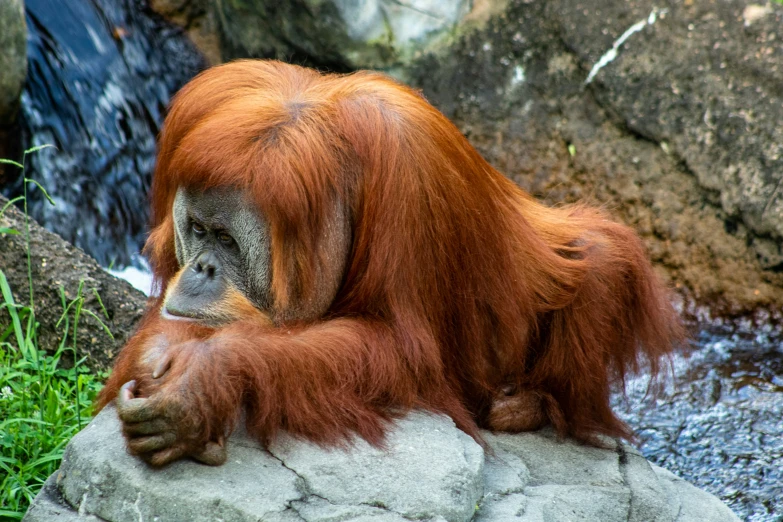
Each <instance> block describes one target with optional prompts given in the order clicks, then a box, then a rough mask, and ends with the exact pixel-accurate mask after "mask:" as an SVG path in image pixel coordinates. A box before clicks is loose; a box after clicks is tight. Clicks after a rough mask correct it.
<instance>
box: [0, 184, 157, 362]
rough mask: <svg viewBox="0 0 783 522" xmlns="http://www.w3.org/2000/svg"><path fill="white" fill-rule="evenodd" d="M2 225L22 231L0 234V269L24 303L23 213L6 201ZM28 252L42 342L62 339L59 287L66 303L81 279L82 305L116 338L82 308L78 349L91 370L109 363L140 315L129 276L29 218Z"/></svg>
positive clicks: (141, 301)
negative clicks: (120, 276) (108, 270)
mask: <svg viewBox="0 0 783 522" xmlns="http://www.w3.org/2000/svg"><path fill="white" fill-rule="evenodd" d="M7 201H8V200H6V199H5V198H4V197H2V196H0V208H2V207H3V206H5V204H6V203H7ZM0 228H11V229H14V230H17V231H19V232H20V234H19V235H11V234H0V270H2V271H3V273H4V274H5V276H6V278H7V279H8V283H9V285H10V287H11V290H12V291H13V293H14V299H15V300H16V302H17V303H28V302H29V300H30V296H29V293H28V292H29V290H28V288H29V287H28V279H27V253H26V252H27V250H26V245H25V237H24V230H25V225H24V214H22V213H21V212H19V211H18V210H17V209H16V207H14V206H10V207H8V208H7V209H6V211H5V212H4V213H3V214H2V215H0ZM30 257H31V265H32V279H33V293H34V295H35V306H36V309H35V316H36V319H37V320H38V321H39V322H40V323H41V329H40V331H39V340H40V341H41V346H42V347H43V348H45V349H47V350H49V351H55V350H56V349H57V347H58V346H59V344H60V341H61V339H62V335H63V329H62V327H57V326H56V325H57V322H58V321H59V320H60V317H61V316H62V313H63V310H64V307H63V304H62V297H61V293H60V292H61V290H60V289H61V288H62V291H63V292H64V296H65V300H66V303H67V302H69V301H71V300H73V299H75V298H76V297H77V294H78V290H79V285H80V283H81V282H83V283H84V284H83V287H82V296H83V297H84V309H86V310H89V311H90V312H92V313H93V314H95V315H96V316H97V317H100V318H101V320H102V321H103V322H104V324H106V326H107V327H108V328H109V330H110V331H111V332H112V334H113V336H114V339H112V338H111V337H109V336H108V335H107V334H106V332H105V331H104V330H103V327H102V326H101V325H100V324H99V323H98V322H97V321H95V319H93V318H92V317H90V316H89V315H87V314H82V315H81V317H80V319H79V330H78V331H79V339H78V341H79V350H81V353H80V354H79V356H80V357H81V356H87V357H88V362H87V365H88V366H89V367H90V368H92V369H93V370H98V369H108V367H109V366H110V364H111V361H112V359H113V358H114V356H115V355H116V354H117V353H118V352H119V350H120V348H121V347H122V345H124V344H125V341H126V340H127V339H128V336H130V334H132V333H133V331H134V330H135V329H136V325H137V324H138V322H139V321H140V320H141V316H142V313H143V311H144V306H145V303H146V297H144V295H143V294H142V293H141V292H139V291H138V290H135V289H134V288H133V287H132V286H131V285H129V284H128V283H127V282H125V281H122V280H120V279H117V278H116V277H114V276H112V275H110V274H108V273H106V271H104V270H103V269H102V268H101V267H100V266H98V263H96V262H95V260H94V259H93V258H91V257H90V256H88V255H87V254H85V253H84V252H82V250H81V249H79V248H77V247H75V246H73V245H71V244H70V243H68V242H67V241H65V240H64V239H62V238H61V237H60V236H58V235H57V234H53V233H52V232H49V231H48V230H45V229H44V228H43V227H41V226H39V225H38V224H37V223H36V222H35V221H33V220H32V219H31V220H30ZM98 296H100V301H99V299H98ZM104 309H105V311H106V314H104ZM7 314H8V312H7V311H5V310H2V311H0V324H9V320H8V317H7ZM72 318H73V314H72V313H71V319H72ZM71 324H72V323H71ZM66 356H67V355H66Z"/></svg>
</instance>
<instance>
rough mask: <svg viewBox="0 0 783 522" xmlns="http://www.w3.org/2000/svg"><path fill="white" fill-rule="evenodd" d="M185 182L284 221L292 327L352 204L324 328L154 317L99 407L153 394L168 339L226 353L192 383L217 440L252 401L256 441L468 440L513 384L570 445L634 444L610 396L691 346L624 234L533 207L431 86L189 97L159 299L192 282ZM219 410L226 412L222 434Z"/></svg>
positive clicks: (175, 120)
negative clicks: (144, 388) (160, 341)
mask: <svg viewBox="0 0 783 522" xmlns="http://www.w3.org/2000/svg"><path fill="white" fill-rule="evenodd" d="M183 186H185V187H200V188H201V189H203V190H209V189H210V188H213V187H224V186H233V187H240V188H242V189H243V190H245V191H246V192H247V193H248V194H249V195H250V197H251V198H252V199H253V200H254V201H255V203H256V204H257V206H258V209H259V211H260V212H261V213H262V214H263V215H264V216H265V217H266V219H267V220H268V221H269V222H270V225H271V256H272V295H273V297H274V307H275V309H276V310H278V311H282V310H285V309H286V307H288V306H291V303H292V302H293V301H294V300H297V299H303V298H306V297H307V296H308V295H310V293H312V292H317V291H318V288H316V287H315V286H314V284H313V282H314V281H315V276H314V274H315V271H316V270H317V268H318V266H319V263H323V262H324V257H325V252H326V251H328V249H329V245H324V244H322V243H323V242H322V241H321V240H320V238H322V237H323V236H324V234H323V227H324V226H326V224H327V223H328V222H329V219H330V212H333V209H334V208H335V205H344V206H346V207H347V209H348V212H349V215H350V220H351V230H352V246H351V249H350V251H349V252H347V253H344V255H345V256H346V257H347V264H346V272H345V274H344V278H343V281H342V283H341V285H340V290H339V292H338V295H337V297H336V299H335V300H334V302H333V303H332V305H331V307H330V309H329V311H328V312H327V314H326V315H325V316H324V317H323V318H321V319H320V320H318V321H315V322H314V323H311V324H290V325H279V326H278V327H276V328H272V327H269V326H266V325H263V326H262V325H254V324H252V323H250V322H247V321H245V322H243V321H239V322H237V323H234V324H231V325H229V326H226V327H225V328H223V329H222V330H220V331H217V332H208V333H204V332H201V333H198V334H196V333H194V331H191V330H192V329H191V330H187V328H188V327H184V326H181V325H179V324H168V323H170V322H167V321H163V320H161V319H159V318H158V317H157V314H158V309H157V307H153V309H151V310H150V311H149V314H150V315H151V316H154V317H151V318H150V319H149V320H148V322H147V326H145V327H142V330H141V331H140V333H139V334H137V338H136V339H135V340H133V341H131V345H129V348H128V349H126V351H125V352H124V353H123V355H122V356H121V358H120V360H119V362H118V365H117V367H116V368H115V371H114V374H113V375H112V378H111V379H110V382H109V384H108V385H107V388H106V391H105V392H104V393H103V395H102V399H101V402H102V404H105V403H106V402H108V401H109V400H111V399H112V398H113V397H114V396H115V395H116V390H117V388H118V387H119V386H120V385H121V384H122V383H123V382H125V381H126V380H129V379H131V378H135V379H142V380H143V379H144V372H145V371H148V370H145V369H144V368H145V367H144V365H143V364H142V363H141V362H139V361H140V360H141V359H143V356H142V355H141V352H143V349H144V348H143V347H144V346H146V345H147V344H149V341H148V340H149V339H150V338H151V337H152V336H151V332H152V331H153V330H154V333H160V332H162V333H163V334H165V335H169V336H170V337H171V338H172V339H175V342H174V343H175V344H176V342H181V341H183V339H192V338H197V339H202V340H205V341H204V342H205V343H207V344H209V343H211V342H212V343H214V345H215V346H217V345H218V344H219V345H220V348H219V349H217V348H216V351H220V352H221V353H220V354H219V355H209V356H207V355H203V354H204V350H202V351H200V352H198V353H199V354H200V355H199V356H198V357H196V356H192V357H190V359H189V361H190V362H189V364H190V369H189V370H187V371H189V372H190V376H191V380H190V381H189V382H191V383H196V384H197V385H199V386H201V389H199V390H198V391H199V393H201V394H203V395H204V396H205V397H204V399H203V400H204V401H205V406H204V411H201V412H197V413H194V415H197V414H198V415H200V416H201V417H203V418H202V419H201V421H202V422H206V423H207V424H210V423H211V424H214V425H215V426H214V427H213V428H211V429H212V432H213V433H216V432H220V431H221V430H224V431H225V430H226V429H227V425H228V429H230V425H232V422H235V419H236V413H235V412H236V411H237V410H238V408H240V407H241V406H244V407H245V409H246V410H247V411H248V417H247V419H248V426H249V428H250V429H251V432H253V433H255V434H256V435H258V436H259V437H261V438H262V439H266V438H268V437H270V436H272V435H274V433H275V432H276V430H277V429H279V428H285V429H288V430H290V431H293V432H294V433H295V434H299V435H303V436H306V437H309V438H311V439H313V440H316V441H320V442H327V443H333V442H337V441H338V440H340V439H341V438H342V437H345V436H347V435H350V433H351V432H358V433H359V434H360V435H362V436H364V437H366V438H368V439H369V440H371V441H374V442H377V441H379V440H380V438H381V437H382V433H383V427H382V426H383V420H384V419H387V418H389V416H390V415H394V414H397V413H400V412H404V411H405V410H407V409H409V408H414V407H423V408H427V409H431V410H435V411H441V412H445V413H447V414H448V415H450V416H451V417H452V418H453V419H454V420H455V421H456V422H457V424H458V425H459V427H460V428H462V429H463V430H465V431H467V432H468V433H470V434H472V435H474V436H475V435H477V433H478V432H477V426H483V427H487V426H488V422H487V419H488V414H489V411H490V409H491V407H492V401H493V398H494V397H495V396H496V395H497V394H498V392H499V390H501V389H503V388H504V387H508V386H511V387H513V388H514V389H516V390H530V391H534V392H536V393H540V394H542V396H545V397H547V400H546V401H545V402H546V404H547V405H548V406H547V408H548V410H549V411H548V415H549V417H550V418H551V420H552V421H553V423H554V424H555V425H556V427H557V428H558V429H559V431H560V432H561V434H568V435H571V436H574V437H576V438H578V439H581V440H589V441H590V440H594V439H593V436H594V435H595V434H606V435H611V436H623V437H629V436H630V435H631V432H630V431H629V429H628V428H627V426H626V425H625V424H623V423H622V422H621V421H620V420H619V419H618V418H617V417H616V416H615V414H614V413H613V412H612V411H611V409H610V407H609V394H610V385H611V383H612V382H616V381H619V382H623V380H624V378H625V376H626V374H627V373H628V372H636V371H638V370H639V369H640V368H642V366H643V365H645V364H646V365H647V366H649V368H650V369H651V370H652V372H653V374H655V373H656V372H657V371H658V367H659V360H660V358H661V356H663V355H665V354H667V353H669V352H670V351H671V349H672V343H673V341H676V340H677V339H679V338H680V336H681V330H680V326H679V323H678V320H677V317H676V314H675V312H674V311H673V309H672V306H671V305H670V303H669V301H668V299H667V293H666V292H665V290H664V289H663V287H662V286H661V284H660V283H659V281H658V279H657V277H656V276H655V275H654V273H653V270H652V268H651V266H650V263H649V262H648V260H647V258H646V254H645V252H644V249H643V247H642V244H641V242H640V241H639V239H638V238H637V237H636V236H635V234H634V233H633V232H632V231H631V230H630V229H628V228H627V227H625V226H623V225H619V224H617V223H614V222H612V221H610V220H609V219H608V218H607V216H606V215H604V214H603V213H602V212H600V211H598V210H595V209H590V208H586V207H583V206H572V207H565V208H557V209H554V208H547V207H545V206H543V205H541V204H539V203H538V202H536V201H535V200H534V199H532V198H531V197H530V196H529V195H527V194H526V193H525V192H523V191H522V190H520V189H519V188H518V187H517V186H516V185H514V184H513V183H512V182H510V181H509V180H508V179H507V178H505V177H504V176H503V175H502V174H500V173H499V172H497V171H496V170H495V169H494V168H492V166H490V165H489V163H487V162H486V161H485V160H484V159H483V158H482V157H481V156H480V155H479V154H478V153H477V152H476V150H475V149H474V148H473V147H472V146H471V145H470V144H469V143H468V141H467V140H466V139H465V138H464V137H463V136H462V134H461V133H460V132H459V130H458V129H457V128H456V127H455V126H454V125H453V124H452V123H451V122H450V121H449V120H448V119H446V118H445V117H444V116H443V115H442V114H441V113H440V112H438V111H437V110H436V109H435V108H433V107H432V106H431V105H429V104H428V103H427V102H426V101H425V100H424V98H423V97H422V96H421V95H420V94H419V93H418V92H416V91H414V90H412V89H410V88H408V87H405V86H403V85H400V84H399V83H397V82H395V81H393V80H391V79H389V78H387V77H385V76H383V75H380V74H376V73H371V72H359V73H354V74H349V75H324V74H319V73H318V72H316V71H313V70H310V69H305V68H302V67H297V66H294V65H288V64H284V63H280V62H274V61H239V62H234V63H230V64H226V65H222V66H219V67H215V68H212V69H210V70H208V71H206V72H204V73H202V74H200V75H199V76H198V77H197V78H195V79H194V80H193V81H192V82H190V83H189V84H188V85H187V86H186V87H185V88H183V89H182V91H180V93H179V94H177V96H176V97H175V99H174V101H173V104H172V107H171V111H170V113H169V115H168V117H167V119H166V122H165V125H164V131H163V133H162V136H161V138H160V153H159V157H158V165H157V169H156V172H155V178H154V180H153V188H152V225H153V230H152V234H151V235H150V238H149V241H148V243H147V247H146V248H147V252H148V254H149V256H150V262H151V265H152V267H153V270H154V273H155V278H156V281H157V282H158V283H159V285H160V286H161V287H162V289H165V287H166V285H167V283H168V282H169V280H170V279H171V278H172V277H173V276H174V274H175V273H176V271H177V270H178V269H179V267H178V265H177V260H176V257H175V253H174V227H173V221H172V215H171V214H172V204H173V200H174V196H175V193H176V190H177V189H178V187H183ZM341 254H342V253H341ZM218 341H219V342H218ZM170 344H171V341H170ZM186 344H187V343H186ZM208 357H211V359H209V365H207V364H206V362H204V363H203V364H202V363H200V362H199V361H200V360H201V359H200V358H208ZM216 358H219V359H216ZM199 364H202V365H203V366H204V368H199V367H198V365H199ZM207 366H209V368H207ZM182 371H186V370H184V369H183V370H182ZM221 371H224V372H227V373H226V374H225V375H219V374H218V375H215V373H216V372H221ZM227 375H230V376H231V378H230V379H228V378H225V377H226V376H227ZM194 376H201V377H194ZM175 377H176V374H175V375H174V377H172V378H175ZM199 378H200V379H204V380H203V381H199V380H198V379H199ZM215 382H217V383H219V384H217V385H215V384H213V383H215ZM216 387H217V388H220V389H215V388H216ZM233 388H236V390H234V389H233ZM214 409H220V410H221V411H230V412H231V413H230V414H229V417H226V418H223V417H221V418H220V419H217V420H213V419H212V417H215V415H216V414H215V413H214V411H213V410H214ZM221 423H223V424H221ZM490 427H491V426H490Z"/></svg>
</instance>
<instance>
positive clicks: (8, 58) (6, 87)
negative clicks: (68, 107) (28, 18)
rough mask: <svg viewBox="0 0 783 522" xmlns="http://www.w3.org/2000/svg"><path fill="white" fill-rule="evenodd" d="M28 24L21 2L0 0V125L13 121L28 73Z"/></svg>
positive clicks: (17, 0)
mask: <svg viewBox="0 0 783 522" xmlns="http://www.w3.org/2000/svg"><path fill="white" fill-rule="evenodd" d="M26 36H27V28H26V25H25V22H24V2H22V0H4V1H3V2H0V49H2V50H3V52H1V53H0V71H2V74H0V126H2V125H6V124H8V123H12V122H13V120H14V118H15V116H16V111H17V109H18V108H19V94H21V92H22V85H24V79H25V76H26V75H27V41H26Z"/></svg>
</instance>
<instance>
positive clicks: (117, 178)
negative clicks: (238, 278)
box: [4, 0, 783, 522]
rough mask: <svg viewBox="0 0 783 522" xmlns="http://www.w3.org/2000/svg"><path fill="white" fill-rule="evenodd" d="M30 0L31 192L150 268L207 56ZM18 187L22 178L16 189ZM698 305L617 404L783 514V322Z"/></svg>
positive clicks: (142, 16) (109, 15) (81, 236)
mask: <svg viewBox="0 0 783 522" xmlns="http://www.w3.org/2000/svg"><path fill="white" fill-rule="evenodd" d="M26 9H27V23H28V29H29V36H28V52H29V76H28V82H27V86H26V88H25V91H24V94H23V99H22V127H23V139H24V143H25V145H26V146H28V147H29V146H34V145H40V144H43V143H52V144H54V145H55V146H56V147H57V149H56V150H55V149H46V150H43V151H40V152H39V153H37V154H35V155H33V156H31V157H29V158H28V171H27V175H28V176H30V177H32V178H34V179H36V180H38V181H39V182H40V183H41V184H42V185H43V186H44V187H46V189H47V190H48V192H49V194H51V196H52V198H53V199H54V200H55V202H56V205H55V206H51V205H50V204H48V203H47V202H46V200H45V199H44V198H43V196H42V195H41V194H40V193H39V192H38V191H36V190H33V191H32V192H31V195H30V208H31V213H32V214H33V216H34V217H35V218H36V219H37V220H38V221H39V222H41V223H42V224H44V225H45V226H46V227H47V228H49V229H50V230H54V231H55V232H57V233H59V234H60V235H62V236H63V237H65V238H66V239H68V240H69V241H71V242H72V243H75V244H76V245H78V246H80V247H82V248H83V249H84V250H86V251H87V252H88V253H90V254H91V255H92V256H94V257H95V258H97V259H98V261H99V262H100V263H101V264H103V265H104V266H109V265H115V266H117V267H123V266H128V265H131V266H132V267H133V266H135V267H136V268H141V267H143V262H142V261H140V260H139V259H138V257H137V252H138V250H139V247H140V245H141V244H142V242H143V239H144V237H145V235H146V233H147V230H146V228H145V224H146V222H147V214H146V209H147V204H146V194H147V190H148V188H149V180H150V174H151V172H152V168H153V164H154V154H155V136H156V135H157V133H158V131H159V129H160V125H161V122H162V120H163V116H164V114H165V108H166V105H167V103H168V100H169V98H170V97H171V95H172V93H174V92H175V91H176V90H177V89H178V88H179V87H180V86H181V85H182V84H184V83H185V82H186V81H187V80H188V79H190V78H191V77H192V76H193V75H194V74H195V73H196V72H197V71H199V70H200V69H201V68H203V67H204V63H203V62H202V60H201V59H200V58H199V56H198V54H197V53H196V51H195V50H194V48H193V46H192V44H190V43H189V41H188V40H187V39H186V38H185V36H184V35H183V34H182V33H181V31H179V30H178V29H176V28H173V27H171V26H170V25H168V24H166V23H165V22H164V21H162V20H161V19H159V18H158V17H157V16H155V15H154V13H151V12H149V11H148V9H147V7H146V2H144V1H142V0H67V1H54V0H26ZM20 190H21V184H20V183H19V182H17V183H16V184H15V185H13V186H11V187H6V188H5V189H4V192H5V193H6V194H7V195H11V196H13V195H15V194H18V193H19V192H20ZM75 224H76V226H74V225H75ZM131 271H133V270H131ZM126 274H127V272H126ZM141 274H142V280H143V279H144V274H143V272H142V273H141ZM126 277H127V276H126ZM141 284H142V286H143V285H144V284H146V283H145V282H144V281H142V283H141ZM699 317H700V319H699V320H698V321H697V322H696V323H695V324H696V326H695V327H694V330H693V331H694V333H693V335H692V341H691V347H690V354H689V356H687V357H686V356H682V355H680V356H677V357H676V358H675V360H674V362H673V365H672V366H673V376H672V378H671V380H670V382H669V383H668V384H667V385H666V387H665V389H664V390H662V391H661V392H660V393H659V394H658V395H657V396H655V397H651V396H649V395H648V394H646V379H644V378H643V377H642V378H636V379H633V380H631V381H629V382H628V386H627V389H626V394H625V396H623V394H620V393H618V394H615V395H614V397H613V402H614V406H615V408H616V410H617V411H618V412H620V414H621V416H622V417H623V418H624V419H625V420H626V421H627V422H628V423H629V424H630V425H631V426H633V427H634V429H635V430H636V432H637V433H638V435H639V444H640V448H641V450H642V452H643V453H644V455H645V456H646V457H647V458H648V459H650V460H651V461H652V462H654V463H656V464H658V465H660V466H663V467H665V468H667V469H669V470H671V471H672V472H674V473H676V474H677V475H679V476H681V477H683V478H684V479H686V480H688V481H690V482H692V483H693V484H695V485H697V486H699V487H701V488H703V489H705V490H707V491H709V492H711V493H713V494H715V495H717V496H719V497H720V498H722V499H723V500H724V501H725V502H726V503H728V505H729V506H730V507H731V508H732V509H733V510H734V511H735V512H736V513H737V514H738V515H739V516H740V517H741V518H744V519H746V520H749V521H777V522H781V521H783V338H782V337H781V335H780V333H779V332H780V328H779V327H778V326H773V325H774V324H775V321H772V320H771V319H770V318H761V319H760V320H758V321H755V322H752V321H739V322H735V323H728V322H727V323H724V322H721V321H714V320H708V319H707V317H708V314H706V313H704V311H702V313H700V314H699Z"/></svg>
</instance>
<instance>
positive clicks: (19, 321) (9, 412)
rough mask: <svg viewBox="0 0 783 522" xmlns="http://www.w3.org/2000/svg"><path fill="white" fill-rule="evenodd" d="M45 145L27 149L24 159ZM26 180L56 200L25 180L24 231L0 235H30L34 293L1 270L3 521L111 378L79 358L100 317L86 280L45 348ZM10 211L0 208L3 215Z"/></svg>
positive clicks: (22, 507) (17, 509) (14, 514)
mask: <svg viewBox="0 0 783 522" xmlns="http://www.w3.org/2000/svg"><path fill="white" fill-rule="evenodd" d="M40 148H42V147H35V148H33V149H29V150H27V151H25V158H26V156H27V154H29V153H32V152H35V151H36V150H38V149H40ZM0 162H2V163H6V164H12V165H15V166H17V167H18V168H20V169H22V171H24V159H23V160H22V163H17V162H14V161H10V160H2V159H0ZM28 183H33V184H34V185H36V186H37V187H38V188H39V189H40V190H42V191H43V193H44V195H46V197H47V198H48V199H49V201H51V198H49V195H48V194H46V191H45V190H44V189H43V187H41V186H40V185H39V184H38V183H37V182H36V181H34V180H31V179H29V178H26V177H25V192H24V195H23V196H20V197H19V198H16V199H15V200H14V201H23V202H24V210H25V229H24V231H19V230H13V229H8V228H2V227H0V234H14V235H18V234H24V236H25V244H26V245H27V274H28V288H27V289H26V290H28V292H26V293H27V294H28V295H29V302H27V303H25V304H20V303H17V302H15V300H14V296H13V294H12V293H11V288H10V287H9V285H8V281H7V279H6V276H5V274H4V273H3V271H2V270H0V293H1V294H2V299H0V520H21V518H22V517H23V516H24V514H25V512H26V511H27V508H28V507H29V504H30V502H31V501H32V499H33V498H34V497H35V495H36V494H37V493H38V491H39V490H40V489H41V486H42V485H43V483H44V481H46V479H47V477H49V475H51V474H52V473H54V471H55V470H56V469H57V468H58V467H59V465H60V460H61V459H62V455H63V450H64V449H65V445H66V444H67V443H68V441H69V440H70V439H71V437H73V436H74V435H75V434H76V433H77V432H78V431H79V430H80V429H82V428H83V427H84V426H85V425H86V424H87V423H88V422H89V420H90V413H89V412H90V408H91V405H92V402H93V400H94V399H95V396H96V394H97V393H98V391H100V389H101V387H102V384H101V382H102V381H103V377H105V376H104V375H93V374H91V373H90V371H89V369H88V368H87V367H85V366H84V357H81V358H80V355H79V350H78V346H79V345H78V335H77V334H78V325H79V320H80V318H81V317H82V316H83V315H90V316H92V317H93V318H94V319H97V320H98V321H99V322H100V318H98V317H97V316H96V315H95V314H93V313H92V312H90V311H89V310H86V309H83V304H84V296H83V290H84V288H83V286H84V285H83V283H82V284H80V286H79V289H78V291H77V295H76V298H75V299H73V300H71V301H70V302H68V301H67V300H66V298H65V292H64V291H63V289H62V288H61V289H60V296H61V300H62V306H63V314H62V316H61V318H60V321H59V322H58V325H57V327H58V328H60V329H61V332H62V341H61V342H60V344H59V346H58V348H57V351H56V352H55V353H46V352H45V351H44V350H42V349H41V348H40V347H39V344H38V329H39V324H38V322H37V321H36V320H35V296H34V295H33V284H32V272H31V261H30V251H29V250H30V249H29V245H30V242H29V237H30V230H29V222H28V220H27V185H28ZM5 210H6V208H3V209H1V210H0V216H2V214H3V212H5ZM3 310H5V311H4V312H3ZM101 324H102V323H101ZM104 329H105V330H106V331H107V332H108V329H106V328H105V326H104ZM109 335H111V334H109ZM65 361H69V362H73V363H72V364H69V365H68V366H70V367H65V365H63V364H61V362H63V363H64V362H65Z"/></svg>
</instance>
